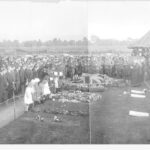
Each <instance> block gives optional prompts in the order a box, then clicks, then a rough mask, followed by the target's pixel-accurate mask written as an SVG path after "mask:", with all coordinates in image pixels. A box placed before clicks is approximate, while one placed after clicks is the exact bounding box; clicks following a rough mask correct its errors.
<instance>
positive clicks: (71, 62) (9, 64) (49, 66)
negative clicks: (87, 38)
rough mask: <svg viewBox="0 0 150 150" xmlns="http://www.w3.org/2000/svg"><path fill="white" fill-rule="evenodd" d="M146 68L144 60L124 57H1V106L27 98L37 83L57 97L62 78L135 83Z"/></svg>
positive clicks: (102, 55)
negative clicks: (135, 77) (101, 76)
mask: <svg viewBox="0 0 150 150" xmlns="http://www.w3.org/2000/svg"><path fill="white" fill-rule="evenodd" d="M144 66H145V60H144V58H143V57H139V58H138V57H135V58H134V57H132V56H130V55H121V54H101V55H98V56H71V55H62V56H53V55H43V56H42V55H40V56H39V55H33V56H30V55H25V56H3V57H0V102H4V101H6V100H7V99H10V98H12V97H13V95H17V94H23V95H24V93H25V89H27V87H32V86H33V83H35V81H36V82H37V81H38V82H37V83H38V86H39V87H40V86H41V87H42V86H45V87H46V86H47V85H48V86H49V88H50V89H49V92H48V93H51V92H52V93H53V92H56V89H57V88H58V87H59V85H58V83H59V80H60V79H61V78H71V80H73V78H74V76H78V77H80V76H82V73H100V74H106V75H108V76H110V77H113V78H124V79H128V80H131V78H132V73H133V72H134V73H135V72H138V73H140V74H141V75H143V70H144V68H145V67H144ZM28 89H29V88H28ZM35 89H36V88H35ZM41 89H42V88H41ZM43 89H44V88H43ZM36 90H38V89H36ZM41 91H42V90H41ZM39 93H42V92H39ZM43 95H45V94H43Z"/></svg>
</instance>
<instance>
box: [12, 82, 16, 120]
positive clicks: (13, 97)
mask: <svg viewBox="0 0 150 150" xmlns="http://www.w3.org/2000/svg"><path fill="white" fill-rule="evenodd" d="M14 86H15V84H14V82H13V103H14V120H15V119H16V102H15V93H14Z"/></svg>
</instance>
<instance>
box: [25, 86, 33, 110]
mask: <svg viewBox="0 0 150 150" xmlns="http://www.w3.org/2000/svg"><path fill="white" fill-rule="evenodd" d="M34 92H35V90H34V87H33V84H32V83H29V84H28V86H27V87H26V90H25V95H24V103H25V111H28V110H29V107H30V106H31V105H32V104H33V103H34V101H33V94H34Z"/></svg>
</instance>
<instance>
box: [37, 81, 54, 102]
mask: <svg viewBox="0 0 150 150" xmlns="http://www.w3.org/2000/svg"><path fill="white" fill-rule="evenodd" d="M39 87H40V89H41V96H42V97H43V100H46V99H47V98H48V97H49V96H50V94H51V91H50V88H49V84H48V81H47V80H45V79H44V80H43V81H42V82H41V83H40V84H39Z"/></svg>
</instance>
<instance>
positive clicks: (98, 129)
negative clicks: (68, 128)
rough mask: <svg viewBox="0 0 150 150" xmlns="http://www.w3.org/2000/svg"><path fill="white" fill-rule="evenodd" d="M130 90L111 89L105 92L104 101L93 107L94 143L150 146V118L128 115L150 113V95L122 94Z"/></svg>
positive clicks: (92, 132) (91, 113) (92, 105)
mask: <svg viewBox="0 0 150 150" xmlns="http://www.w3.org/2000/svg"><path fill="white" fill-rule="evenodd" d="M127 90H129V89H127V88H125V89H118V88H113V89H112V88H111V89H109V90H107V91H105V92H104V93H103V98H102V101H97V102H94V103H92V104H91V105H90V116H91V117H90V118H91V140H92V141H91V143H95V144H148V143H150V119H149V117H148V118H141V117H132V116H129V110H134V111H144V112H149V113H150V101H149V97H150V95H149V94H147V97H146V99H137V98H131V97H130V96H129V95H128V94H123V92H124V91H127Z"/></svg>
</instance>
